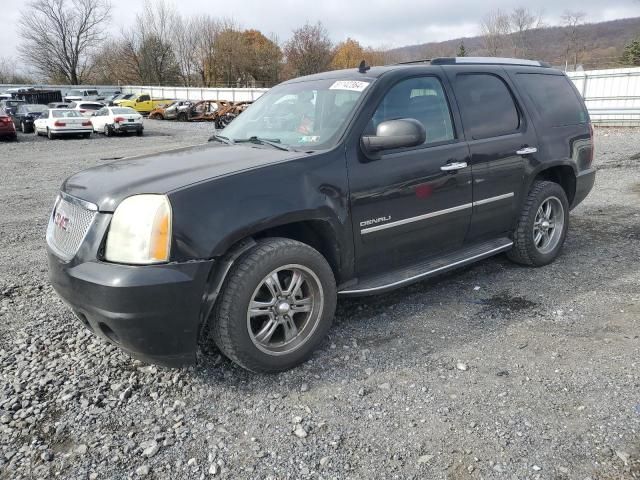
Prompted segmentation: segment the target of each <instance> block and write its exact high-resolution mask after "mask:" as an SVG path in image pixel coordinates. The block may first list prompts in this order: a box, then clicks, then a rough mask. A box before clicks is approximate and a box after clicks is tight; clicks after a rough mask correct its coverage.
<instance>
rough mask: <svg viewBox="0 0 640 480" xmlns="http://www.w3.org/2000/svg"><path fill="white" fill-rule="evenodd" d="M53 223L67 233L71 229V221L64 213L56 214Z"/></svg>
mask: <svg viewBox="0 0 640 480" xmlns="http://www.w3.org/2000/svg"><path fill="white" fill-rule="evenodd" d="M53 223H54V224H55V225H56V226H58V227H59V228H60V229H62V230H64V231H65V232H66V231H67V230H68V229H69V224H70V223H71V220H70V219H69V217H67V216H66V215H65V214H64V213H63V212H56V214H55V216H54V217H53Z"/></svg>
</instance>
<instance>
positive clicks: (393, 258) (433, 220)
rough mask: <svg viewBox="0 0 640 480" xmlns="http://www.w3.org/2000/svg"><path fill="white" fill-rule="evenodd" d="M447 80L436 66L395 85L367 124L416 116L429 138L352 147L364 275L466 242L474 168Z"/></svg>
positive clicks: (358, 246) (357, 232) (359, 256)
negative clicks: (378, 147)
mask: <svg viewBox="0 0 640 480" xmlns="http://www.w3.org/2000/svg"><path fill="white" fill-rule="evenodd" d="M431 71H434V70H431ZM443 80H444V79H443V78H442V77H441V76H440V75H438V74H436V73H434V74H425V75H421V76H414V77H409V78H406V77H405V78H403V79H401V80H399V81H397V82H395V83H394V84H392V85H390V86H389V87H387V88H386V90H385V91H384V93H383V94H382V99H381V101H380V102H379V103H378V105H377V106H376V109H375V112H374V113H373V115H372V116H371V115H369V118H368V119H366V120H365V121H367V120H369V119H370V121H369V124H368V126H367V127H366V128H365V131H364V132H361V133H367V134H369V133H375V130H376V127H377V125H378V124H380V123H381V122H383V121H386V120H392V119H398V118H413V119H416V120H418V121H420V122H421V123H422V124H423V125H424V126H425V129H426V131H427V139H426V142H425V143H424V144H422V145H419V146H417V147H412V148H402V149H396V150H389V151H386V152H384V153H383V154H382V155H381V156H380V158H378V159H375V160H371V161H367V159H366V158H365V157H364V156H363V153H362V151H361V149H360V146H359V144H357V145H353V146H352V147H350V148H353V149H354V150H356V151H353V152H350V154H348V158H349V160H348V161H349V184H350V190H351V209H352V222H353V230H354V232H355V235H354V237H355V249H356V259H357V260H356V269H357V272H358V275H360V276H363V275H367V274H375V273H378V272H381V271H386V270H389V269H391V268H394V267H401V266H403V265H410V264H414V263H416V262H418V261H419V260H421V259H425V258H427V257H431V256H435V255H438V254H442V253H445V252H449V251H454V250H457V249H459V248H460V247H461V246H462V244H463V241H464V237H465V234H466V232H467V228H468V226H469V221H470V219H471V169H470V168H468V167H466V162H468V161H469V158H468V147H467V145H466V143H465V142H464V140H463V139H461V138H460V136H459V135H458V134H457V133H456V129H455V127H454V120H453V118H454V115H453V113H454V112H453V111H452V109H451V108H450V101H449V96H448V93H447V92H448V84H447V82H446V81H443ZM449 167H452V168H451V169H449Z"/></svg>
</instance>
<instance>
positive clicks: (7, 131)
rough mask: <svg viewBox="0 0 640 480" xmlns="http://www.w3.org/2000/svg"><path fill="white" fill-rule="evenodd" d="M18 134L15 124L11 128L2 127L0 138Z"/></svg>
mask: <svg viewBox="0 0 640 480" xmlns="http://www.w3.org/2000/svg"><path fill="white" fill-rule="evenodd" d="M15 134H16V129H15V127H14V126H13V124H12V123H11V124H9V126H0V137H13V136H15Z"/></svg>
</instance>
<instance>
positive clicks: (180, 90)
mask: <svg viewBox="0 0 640 480" xmlns="http://www.w3.org/2000/svg"><path fill="white" fill-rule="evenodd" d="M121 90H122V91H123V92H124V93H149V94H151V97H152V98H159V99H165V98H166V99H180V100H229V101H232V102H245V101H253V100H256V99H257V98H258V97H259V96H260V95H262V94H263V93H264V92H266V91H267V90H269V89H268V88H198V87H141V86H131V85H125V86H123V87H122V89H121Z"/></svg>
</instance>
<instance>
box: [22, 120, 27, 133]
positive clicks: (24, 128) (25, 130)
mask: <svg viewBox="0 0 640 480" xmlns="http://www.w3.org/2000/svg"><path fill="white" fill-rule="evenodd" d="M20 131H21V132H22V133H29V131H28V129H27V125H26V124H25V123H24V122H20Z"/></svg>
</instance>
